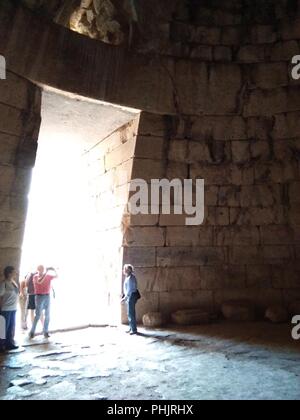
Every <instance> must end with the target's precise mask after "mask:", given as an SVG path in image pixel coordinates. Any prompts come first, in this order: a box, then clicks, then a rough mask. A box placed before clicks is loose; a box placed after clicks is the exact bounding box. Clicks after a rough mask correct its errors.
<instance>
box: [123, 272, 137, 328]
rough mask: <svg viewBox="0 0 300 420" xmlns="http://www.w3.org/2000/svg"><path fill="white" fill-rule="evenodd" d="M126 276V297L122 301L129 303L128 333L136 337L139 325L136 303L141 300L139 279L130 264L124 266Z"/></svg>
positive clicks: (124, 290) (124, 289) (124, 291)
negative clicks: (138, 285)
mask: <svg viewBox="0 0 300 420" xmlns="http://www.w3.org/2000/svg"><path fill="white" fill-rule="evenodd" d="M124 275H125V281H124V288H123V293H124V297H123V299H122V302H126V303H127V314H128V321H129V327H130V330H129V331H128V333H130V335H136V334H137V323H136V311H135V307H136V303H137V301H138V300H139V298H140V293H139V291H138V287H137V279H136V277H135V275H134V268H133V266H132V265H130V264H126V265H125V266H124Z"/></svg>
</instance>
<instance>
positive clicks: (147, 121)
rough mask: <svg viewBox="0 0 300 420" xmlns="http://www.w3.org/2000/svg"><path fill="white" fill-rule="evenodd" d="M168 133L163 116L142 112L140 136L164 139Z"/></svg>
mask: <svg viewBox="0 0 300 420" xmlns="http://www.w3.org/2000/svg"><path fill="white" fill-rule="evenodd" d="M165 132H166V124H165V119H164V117H163V116H162V115H157V114H152V113H148V112H142V113H141V115H140V120H139V127H138V135H139V136H159V137H164V135H165Z"/></svg>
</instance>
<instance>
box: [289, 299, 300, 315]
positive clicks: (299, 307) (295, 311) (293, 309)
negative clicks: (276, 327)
mask: <svg viewBox="0 0 300 420" xmlns="http://www.w3.org/2000/svg"><path fill="white" fill-rule="evenodd" d="M289 313H290V314H291V315H292V316H296V315H300V300H299V301H294V302H292V303H291V304H290V305H289Z"/></svg>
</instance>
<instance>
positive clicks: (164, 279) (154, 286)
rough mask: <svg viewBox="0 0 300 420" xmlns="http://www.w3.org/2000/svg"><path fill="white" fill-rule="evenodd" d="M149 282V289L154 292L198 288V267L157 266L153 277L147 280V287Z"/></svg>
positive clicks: (199, 283) (199, 287)
mask: <svg viewBox="0 0 300 420" xmlns="http://www.w3.org/2000/svg"><path fill="white" fill-rule="evenodd" d="M149 280H150V279H149ZM150 284H151V289H150V290H151V291H154V292H172V291H179V290H182V291H183V290H194V291H196V290H200V289H201V282H200V272H199V267H180V266H177V267H165V268H157V270H156V274H155V276H154V278H152V279H151V283H150V282H149V287H150Z"/></svg>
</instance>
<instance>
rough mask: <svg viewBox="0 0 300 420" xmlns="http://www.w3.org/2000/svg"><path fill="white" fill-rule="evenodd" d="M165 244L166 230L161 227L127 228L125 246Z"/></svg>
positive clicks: (124, 239)
mask: <svg viewBox="0 0 300 420" xmlns="http://www.w3.org/2000/svg"><path fill="white" fill-rule="evenodd" d="M164 245H165V231H164V229H162V228H159V227H130V228H128V229H126V231H125V235H124V238H123V246H126V247H151V246H153V247H155V246H164Z"/></svg>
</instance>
